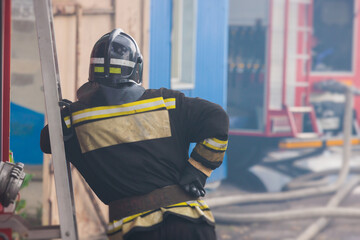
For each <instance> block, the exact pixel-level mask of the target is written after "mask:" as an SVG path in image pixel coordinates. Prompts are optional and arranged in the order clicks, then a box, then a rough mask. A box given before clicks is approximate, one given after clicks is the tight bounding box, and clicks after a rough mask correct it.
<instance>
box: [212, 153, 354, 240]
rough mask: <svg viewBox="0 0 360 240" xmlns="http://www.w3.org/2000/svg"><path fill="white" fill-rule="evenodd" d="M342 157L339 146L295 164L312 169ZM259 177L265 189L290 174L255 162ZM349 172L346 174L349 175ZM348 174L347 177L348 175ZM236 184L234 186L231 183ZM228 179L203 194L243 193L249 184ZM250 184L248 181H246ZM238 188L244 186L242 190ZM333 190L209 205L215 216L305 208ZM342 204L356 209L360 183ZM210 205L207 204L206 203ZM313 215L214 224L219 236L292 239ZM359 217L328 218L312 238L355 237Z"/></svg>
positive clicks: (281, 182)
mask: <svg viewBox="0 0 360 240" xmlns="http://www.w3.org/2000/svg"><path fill="white" fill-rule="evenodd" d="M341 159H342V150H341V149H340V148H336V149H332V150H330V151H325V152H324V153H322V154H321V155H318V156H314V157H311V158H309V159H306V160H302V161H300V162H299V163H297V165H298V166H302V167H306V168H308V169H310V170H312V171H314V172H316V171H321V170H326V169H333V168H334V167H340V165H341ZM350 165H351V166H360V152H359V151H358V150H357V149H355V151H353V152H352V157H351V164H350ZM251 172H253V173H255V175H257V176H258V178H259V179H260V180H262V181H263V183H264V185H265V187H266V188H267V189H268V191H269V192H278V191H281V188H282V187H283V185H284V184H286V183H287V182H289V181H291V178H289V177H288V176H284V175H283V174H278V173H275V172H274V171H272V170H269V169H266V168H264V167H262V166H255V167H253V168H252V169H251ZM353 176H354V175H351V176H350V177H353ZM350 177H349V178H350ZM335 179H336V175H334V176H332V177H330V178H329V182H333V181H334V180H335ZM235 184H236V186H235ZM235 184H234V183H230V182H228V181H223V182H221V184H220V186H219V187H218V188H217V189H216V190H215V191H212V192H209V193H208V195H207V198H210V199H211V198H214V197H219V196H230V195H233V194H238V193H241V194H247V193H249V189H250V191H251V186H250V187H249V186H248V184H247V183H246V182H242V183H235ZM249 184H251V183H249ZM242 189H247V190H248V191H246V192H245V191H244V190H242ZM332 196H333V194H328V195H323V196H317V197H309V198H304V199H298V200H293V201H281V202H272V203H257V204H246V205H244V204H243V205H232V206H224V207H219V208H213V213H214V215H215V216H216V213H217V212H226V213H235V214H241V213H262V212H273V211H284V210H288V209H306V208H310V207H322V206H325V205H326V204H327V203H328V201H329V199H330V198H331V197H332ZM340 206H342V207H352V208H359V209H360V187H359V186H358V187H357V188H355V189H354V190H353V192H352V193H351V194H350V195H349V196H348V197H347V198H346V199H345V200H344V201H343V202H342V203H341V204H340ZM210 208H211V205H210ZM315 220H316V219H315V218H314V219H302V220H291V221H288V220H287V221H273V222H258V223H257V222H255V223H248V224H228V223H227V224H223V223H221V222H218V223H217V225H216V230H217V235H218V239H219V240H238V239H239V240H240V239H243V240H275V239H276V240H278V239H283V240H290V239H296V237H297V236H299V235H300V234H301V233H302V232H303V231H304V230H305V229H306V228H307V227H308V226H309V225H311V224H312V223H313V222H314V221H315ZM359 223H360V219H346V218H343V219H341V218H337V219H333V220H331V221H330V223H329V225H328V227H327V228H326V229H325V230H324V231H322V232H321V233H320V234H319V235H318V236H317V237H316V238H315V239H317V240H358V239H360V227H359Z"/></svg>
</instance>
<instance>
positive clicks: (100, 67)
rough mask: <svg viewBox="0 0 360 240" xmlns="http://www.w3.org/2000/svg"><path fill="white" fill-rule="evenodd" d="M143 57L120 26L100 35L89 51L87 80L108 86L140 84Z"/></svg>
mask: <svg viewBox="0 0 360 240" xmlns="http://www.w3.org/2000/svg"><path fill="white" fill-rule="evenodd" d="M142 63H143V59H142V56H141V53H140V50H139V47H138V45H137V44H136V41H135V40H134V39H133V38H132V37H131V36H130V35H128V34H126V33H124V32H123V31H122V30H121V29H120V28H118V29H114V30H113V31H111V32H109V33H107V34H105V35H104V36H102V37H101V38H100V39H99V40H98V41H97V42H96V43H95V45H94V48H93V50H92V52H91V59H90V69H89V81H91V82H98V83H100V84H104V85H108V86H114V87H115V86H119V84H121V83H136V84H141V81H142V67H143V66H142Z"/></svg>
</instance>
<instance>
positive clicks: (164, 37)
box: [149, 0, 228, 180]
mask: <svg viewBox="0 0 360 240" xmlns="http://www.w3.org/2000/svg"><path fill="white" fill-rule="evenodd" d="M197 9H198V10H197V11H198V13H197V18H198V19H197V21H198V22H197V36H196V39H197V40H196V41H197V43H196V45H197V47H196V78H195V88H194V89H192V90H186V91H183V92H184V93H185V94H186V95H187V96H189V97H201V98H204V99H207V100H209V101H212V102H215V103H217V104H219V105H221V106H222V107H224V108H226V92H227V89H226V88H227V80H226V79H227V65H226V63H227V62H226V61H227V37H228V34H227V29H228V27H227V22H228V0H221V1H220V0H198V6H197ZM150 14H151V18H150V72H149V82H150V85H149V86H150V88H159V87H166V88H170V73H171V69H170V66H171V19H172V1H171V0H167V1H163V0H152V1H151V6H150ZM225 176H226V162H224V164H223V165H222V166H221V168H219V169H218V170H216V171H215V172H214V173H213V175H212V177H211V180H216V179H219V178H224V177H225Z"/></svg>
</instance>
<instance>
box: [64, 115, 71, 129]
mask: <svg viewBox="0 0 360 240" xmlns="http://www.w3.org/2000/svg"><path fill="white" fill-rule="evenodd" d="M64 122H65V125H66V127H67V128H70V127H71V122H70V116H66V117H64Z"/></svg>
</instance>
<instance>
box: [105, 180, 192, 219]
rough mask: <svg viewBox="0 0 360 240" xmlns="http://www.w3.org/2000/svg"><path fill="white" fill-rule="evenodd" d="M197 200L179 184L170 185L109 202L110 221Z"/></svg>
mask: <svg viewBox="0 0 360 240" xmlns="http://www.w3.org/2000/svg"><path fill="white" fill-rule="evenodd" d="M190 200H196V197H193V196H191V195H190V194H188V193H187V192H185V191H184V190H183V189H182V188H181V187H180V186H179V185H169V186H166V187H163V188H159V189H156V190H154V191H152V192H150V193H147V194H145V195H140V196H134V197H129V198H122V199H119V200H116V201H113V202H111V203H110V204H109V219H110V222H112V221H114V220H119V219H122V218H124V217H128V216H131V215H134V214H137V213H141V212H145V211H149V210H153V209H158V208H160V207H166V206H169V205H173V204H176V203H180V202H186V201H190Z"/></svg>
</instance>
